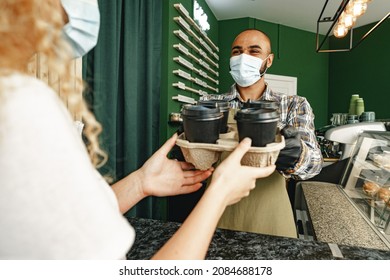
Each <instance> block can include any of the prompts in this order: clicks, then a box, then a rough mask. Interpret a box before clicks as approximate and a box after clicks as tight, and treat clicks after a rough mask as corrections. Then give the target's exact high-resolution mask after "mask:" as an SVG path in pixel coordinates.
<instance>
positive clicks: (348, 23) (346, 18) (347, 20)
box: [340, 13, 356, 29]
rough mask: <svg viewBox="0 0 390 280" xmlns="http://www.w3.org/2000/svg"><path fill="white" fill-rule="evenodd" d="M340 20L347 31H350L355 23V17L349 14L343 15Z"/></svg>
mask: <svg viewBox="0 0 390 280" xmlns="http://www.w3.org/2000/svg"><path fill="white" fill-rule="evenodd" d="M340 18H341V21H340V22H341V23H342V24H343V25H344V26H345V27H346V28H348V29H351V28H352V27H353V26H354V25H355V22H356V17H354V16H353V15H351V14H346V13H343V14H342V17H340Z"/></svg>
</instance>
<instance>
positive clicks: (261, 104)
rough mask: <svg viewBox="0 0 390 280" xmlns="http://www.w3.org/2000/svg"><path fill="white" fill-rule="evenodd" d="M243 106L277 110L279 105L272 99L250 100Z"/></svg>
mask: <svg viewBox="0 0 390 280" xmlns="http://www.w3.org/2000/svg"><path fill="white" fill-rule="evenodd" d="M243 108H259V109H272V110H277V109H278V108H279V105H278V103H277V102H276V101H271V100H250V99H249V100H248V101H247V102H245V103H243Z"/></svg>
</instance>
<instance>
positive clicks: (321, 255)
mask: <svg viewBox="0 0 390 280" xmlns="http://www.w3.org/2000/svg"><path fill="white" fill-rule="evenodd" d="M129 222H130V223H131V225H132V226H133V227H134V229H135V231H136V238H135V242H134V244H133V246H132V248H131V250H130V251H129V253H128V254H127V259H129V260H131V259H136V260H141V259H142V260H144V259H150V258H151V256H152V255H153V254H154V253H155V252H156V251H157V250H158V249H159V248H160V247H161V246H162V245H163V244H164V243H165V242H166V241H167V240H168V239H169V238H170V237H171V236H172V235H173V233H174V232H175V231H176V230H177V229H178V228H179V226H180V224H179V223H175V222H164V221H159V220H151V219H142V218H129ZM206 259H208V260H333V259H350V260H388V259H390V252H389V251H384V250H377V249H367V248H362V247H356V246H348V245H338V246H337V245H334V244H328V243H326V242H320V241H307V240H302V239H294V238H285V237H277V236H270V235H263V234H256V233H249V232H239V231H231V230H225V229H217V230H216V231H215V233H214V236H213V239H212V242H211V244H210V247H209V250H208V252H207V256H206Z"/></svg>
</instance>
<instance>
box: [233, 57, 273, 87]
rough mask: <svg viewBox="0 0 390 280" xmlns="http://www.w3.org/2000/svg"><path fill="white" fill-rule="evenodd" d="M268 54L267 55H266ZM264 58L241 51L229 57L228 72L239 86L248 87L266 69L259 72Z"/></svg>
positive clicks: (258, 78) (259, 77)
mask: <svg viewBox="0 0 390 280" xmlns="http://www.w3.org/2000/svg"><path fill="white" fill-rule="evenodd" d="M268 56H269V55H268ZM268 56H267V57H266V59H265V60H262V59H261V58H258V57H255V56H251V55H247V54H245V53H242V54H240V55H237V56H232V57H231V58H230V74H231V75H232V77H233V79H234V81H235V82H236V83H237V84H238V85H239V86H241V87H249V86H251V85H253V84H254V83H256V82H257V81H258V80H260V79H261V77H262V76H263V75H264V74H265V72H266V71H267V68H266V69H265V70H264V72H263V73H260V69H261V66H262V65H263V62H264V61H266V60H267V59H268Z"/></svg>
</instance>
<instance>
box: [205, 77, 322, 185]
mask: <svg viewBox="0 0 390 280" xmlns="http://www.w3.org/2000/svg"><path fill="white" fill-rule="evenodd" d="M201 99H202V100H224V101H229V105H230V107H231V108H241V107H242V103H244V100H243V99H242V98H241V96H240V94H239V92H238V91H237V89H236V85H235V84H234V85H233V86H232V87H231V89H230V92H228V93H225V94H212V95H206V96H203V97H201ZM260 99H261V100H270V101H276V102H277V103H278V104H279V110H278V111H279V116H280V119H279V122H278V128H279V129H282V128H283V127H285V126H286V125H291V126H293V127H295V128H297V129H298V130H299V134H300V135H301V140H302V141H301V143H302V154H301V157H300V159H299V161H298V162H297V164H296V165H295V167H294V170H293V172H292V173H290V174H286V175H291V176H292V177H293V178H294V179H298V180H299V179H300V180H306V179H309V178H312V177H314V176H315V175H317V174H318V173H320V171H321V168H322V161H323V159H322V153H321V150H320V147H319V145H318V142H317V140H316V136H315V133H314V114H313V110H312V108H311V106H310V104H309V102H308V101H307V100H306V98H304V97H302V96H298V95H286V94H280V93H276V92H273V91H272V90H271V89H270V87H269V86H268V85H267V86H266V89H265V91H264V93H263V95H262V96H261V98H260Z"/></svg>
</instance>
